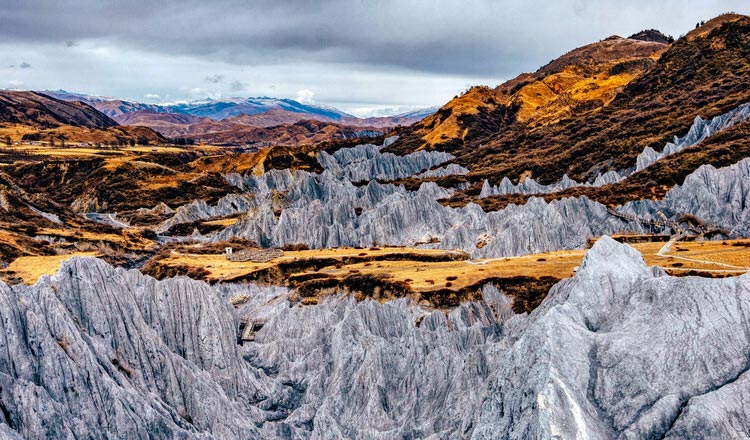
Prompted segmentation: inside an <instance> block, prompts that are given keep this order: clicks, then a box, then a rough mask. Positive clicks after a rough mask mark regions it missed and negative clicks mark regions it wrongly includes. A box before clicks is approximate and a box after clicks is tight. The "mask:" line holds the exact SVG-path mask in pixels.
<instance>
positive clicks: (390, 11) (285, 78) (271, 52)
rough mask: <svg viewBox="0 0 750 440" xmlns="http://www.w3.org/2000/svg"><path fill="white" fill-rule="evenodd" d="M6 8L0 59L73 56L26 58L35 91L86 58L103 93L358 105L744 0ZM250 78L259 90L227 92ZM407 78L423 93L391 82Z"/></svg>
mask: <svg viewBox="0 0 750 440" xmlns="http://www.w3.org/2000/svg"><path fill="white" fill-rule="evenodd" d="M6 1H7V0H6ZM9 1H10V3H11V6H10V7H4V8H3V13H2V17H0V46H2V47H4V48H5V51H4V52H0V55H5V56H7V58H9V59H12V57H11V55H13V52H16V53H17V51H18V48H19V47H24V48H38V47H43V46H45V45H50V47H52V46H56V47H58V48H59V45H60V42H61V41H64V42H66V43H65V46H66V47H67V48H69V49H70V50H67V51H65V53H64V54H62V53H58V51H55V50H53V49H49V50H48V51H46V52H44V51H43V50H42V49H39V53H40V55H39V58H38V59H37V58H34V59H32V57H31V56H29V58H28V59H27V60H28V61H29V62H30V63H31V64H34V65H38V64H39V63H40V62H43V63H44V65H45V67H47V66H52V65H54V66H56V69H55V70H50V73H41V69H34V73H35V74H36V75H37V76H36V77H35V78H34V79H33V80H34V81H38V82H37V83H35V84H39V83H43V84H45V85H47V84H49V87H67V84H68V83H69V82H73V81H76V80H77V79H78V77H79V75H80V70H79V69H80V65H82V63H89V64H88V65H90V66H91V67H90V68H89V70H88V72H87V75H89V76H90V77H91V80H90V81H88V82H86V83H84V84H98V85H100V87H101V89H97V90H96V92H97V93H102V94H115V93H117V94H121V93H123V92H122V90H123V88H126V90H131V89H132V90H131V91H130V93H131V96H142V95H143V94H144V93H151V92H153V91H154V90H157V91H158V92H159V93H160V94H161V95H162V96H166V95H170V96H172V97H174V98H175V99H184V98H189V97H191V96H193V95H194V92H190V90H193V89H196V88H197V87H195V85H196V84H200V83H203V84H204V85H205V89H208V90H206V92H207V93H211V94H217V93H222V92H223V93H226V92H227V90H229V91H231V92H236V93H239V92H247V93H260V94H263V93H276V92H275V91H274V90H276V89H272V88H271V87H270V86H257V84H271V83H273V84H276V85H277V86H278V93H282V92H283V93H286V95H287V96H289V97H293V96H295V94H296V91H298V90H302V89H309V90H315V92H316V101H317V100H319V101H320V102H331V103H332V102H352V103H356V105H364V104H367V103H371V104H378V105H381V104H382V105H385V104H392V105H422V104H425V105H435V104H440V103H441V102H440V101H439V100H444V99H446V98H449V97H450V96H453V95H454V94H455V93H458V92H460V90H461V89H462V88H465V87H464V85H465V84H475V83H476V82H477V81H481V82H484V83H489V84H490V85H494V84H497V83H498V82H500V81H501V80H504V79H509V78H511V77H513V76H515V75H517V74H519V73H521V72H524V71H533V70H535V69H536V68H538V67H539V66H541V65H543V64H545V63H547V62H548V61H549V60H550V59H553V58H556V57H557V56H559V55H561V54H563V53H565V52H567V51H569V50H571V49H573V48H575V47H577V46H580V45H583V44H587V43H590V42H592V41H597V40H600V39H603V38H606V37H608V36H609V35H612V34H619V35H629V34H632V33H635V32H638V31H640V30H642V29H647V28H657V29H660V30H662V31H663V32H665V33H667V34H672V35H674V36H675V37H676V36H678V35H679V34H681V33H685V32H687V31H689V30H690V29H691V28H692V26H694V24H695V22H696V21H700V20H707V19H709V18H711V17H713V16H715V15H718V14H719V13H722V12H725V11H728V10H736V11H738V12H740V13H743V12H744V13H747V12H748V5H747V0H703V1H701V2H695V4H691V5H690V7H689V8H688V7H685V4H684V2H683V1H682V0H662V1H659V2H655V1H653V0H632V1H628V2H623V1H621V0H599V1H596V2H593V1H590V0H559V1H550V0H546V1H545V0H526V1H524V2H518V1H514V0H513V1H511V0H463V1H456V2H447V1H445V2H444V1H437V0H378V1H364V0H288V1H278V0H254V1H251V2H248V1H244V0H213V1H210V2H207V1H205V0H183V1H177V0H160V1H158V2H154V1H153V0H129V1H128V2H122V1H114V0H76V1H71V2H59V1H57V0H23V1H22V0H9ZM81 17H86V19H81ZM42 52H44V53H42ZM125 58H127V59H128V60H129V61H130V62H133V63H136V62H137V63H138V65H139V66H142V65H145V63H141V62H139V60H141V59H148V60H149V61H150V63H151V64H150V65H149V66H148V73H147V72H146V69H145V68H144V69H140V68H139V69H138V71H139V72H142V77H137V76H134V75H132V74H131V75H129V76H128V77H127V78H124V77H122V78H121V77H120V76H119V72H120V71H121V66H122V63H123V62H124V61H123V60H124V59H125ZM186 60H187V61H186ZM191 60H192V61H191ZM153 63H156V64H153ZM94 66H97V67H94ZM95 69H99V70H98V71H97V70H95ZM188 70H189V72H188ZM269 71H274V73H273V75H271V74H269V73H268V72H269ZM176 72H179V75H176V74H175V73H176ZM217 72H218V73H217ZM42 75H48V76H47V77H44V76H42ZM52 75H54V76H52ZM415 76H419V77H422V78H423V81H421V82H419V81H415V80H414V78H415ZM251 77H252V78H253V81H252V85H253V87H257V89H253V88H251V87H250V86H248V85H247V84H244V83H241V82H238V81H233V82H229V83H228V84H225V82H228V81H229V80H228V78H251ZM399 77H400V78H402V79H403V81H401V82H399V81H398V78H399ZM188 78H189V81H188ZM334 78H336V80H334ZM342 78H343V79H345V80H346V81H343V80H342ZM188 82H190V83H188ZM140 83H143V84H140ZM401 83H403V84H409V85H410V87H418V88H419V89H418V90H417V89H412V90H411V91H410V90H409V89H406V88H405V86H404V88H399V87H394V86H393V85H394V84H395V85H399V84H401ZM110 84H112V85H110ZM164 84H174V86H173V87H172V88H171V89H169V90H164V88H165V87H166V86H164ZM378 84H381V85H380V86H378ZM219 86H221V87H219ZM115 87H117V88H115ZM127 87H130V89H127ZM343 87H349V89H346V90H345V89H343ZM386 87H390V89H386ZM199 88H200V89H204V87H199ZM437 89H440V91H439V92H437V91H433V92H430V90H437ZM191 93H192V94H191ZM403 93H412V94H413V96H414V97H413V98H411V100H407V99H406V98H405V97H404V96H403ZM430 96H432V98H430ZM426 100H429V101H428V102H425V101H426ZM383 101H388V102H383ZM352 105H354V104H352Z"/></svg>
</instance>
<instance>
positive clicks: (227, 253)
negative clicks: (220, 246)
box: [224, 247, 234, 260]
mask: <svg viewBox="0 0 750 440" xmlns="http://www.w3.org/2000/svg"><path fill="white" fill-rule="evenodd" d="M233 251H234V249H232V248H230V247H225V248H224V256H226V257H227V260H229V259H231V258H232V252H233Z"/></svg>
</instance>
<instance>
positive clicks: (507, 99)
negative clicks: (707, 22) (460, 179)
mask: <svg viewBox="0 0 750 440" xmlns="http://www.w3.org/2000/svg"><path fill="white" fill-rule="evenodd" d="M666 47H667V45H666V44H663V43H657V42H651V41H643V40H634V39H626V38H620V37H610V38H608V39H606V40H604V41H600V42H597V43H593V44H589V45H587V46H583V47H580V48H578V49H575V50H573V51H571V52H569V53H567V54H565V55H563V56H561V57H560V58H558V59H556V60H554V61H552V62H550V63H549V64H547V65H546V66H544V67H542V68H540V69H539V70H538V71H536V72H534V73H531V74H529V73H524V74H521V75H519V76H518V77H516V78H514V79H513V80H510V81H508V82H506V83H504V84H502V85H500V86H498V87H496V88H495V89H490V88H489V87H473V88H471V89H470V90H469V91H467V92H466V93H465V94H463V95H461V96H460V97H456V98H455V99H453V100H451V101H450V102H448V103H447V104H446V105H445V106H443V108H441V109H440V110H439V111H438V112H437V113H436V114H435V115H433V116H430V117H427V118H425V119H424V120H423V121H422V122H421V123H419V124H416V125H415V126H414V130H413V132H412V133H411V135H407V136H406V137H405V138H404V139H403V140H401V141H400V142H399V144H401V147H403V146H405V145H406V144H408V145H409V146H411V147H413V148H420V147H437V148H440V149H450V148H451V147H457V146H459V145H461V144H462V143H466V142H468V143H470V142H471V141H472V140H473V139H476V138H478V137H481V136H482V135H483V134H490V133H494V132H497V131H498V130H500V129H502V128H503V127H507V126H512V125H518V124H520V123H524V124H530V125H534V126H536V125H546V124H550V123H554V122H556V121H558V120H559V119H560V118H564V117H566V116H568V115H570V114H572V113H574V112H583V111H588V110H590V109H593V108H599V107H601V106H602V105H604V104H606V103H608V102H609V101H610V100H611V99H612V98H613V97H614V96H615V93H616V92H617V91H618V90H619V89H620V88H621V87H622V86H624V85H625V84H627V83H629V82H630V81H632V80H633V78H635V77H637V76H638V75H640V74H642V73H643V72H644V71H645V70H646V69H648V67H649V66H650V65H651V64H653V62H654V60H655V59H656V58H658V56H659V55H660V54H661V53H662V52H663V51H664V50H665V49H666ZM394 148H395V149H398V148H399V146H396V147H394Z"/></svg>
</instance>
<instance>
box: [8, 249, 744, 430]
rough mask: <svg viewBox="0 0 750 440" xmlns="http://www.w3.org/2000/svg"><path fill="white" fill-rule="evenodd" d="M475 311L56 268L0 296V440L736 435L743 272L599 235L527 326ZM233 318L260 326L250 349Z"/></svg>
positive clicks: (95, 267)
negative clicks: (667, 261)
mask: <svg viewBox="0 0 750 440" xmlns="http://www.w3.org/2000/svg"><path fill="white" fill-rule="evenodd" d="M240 296H241V297H242V298H241V300H242V301H244V304H242V305H241V306H240V308H239V309H234V308H233V307H232V306H231V305H230V299H237V298H238V297H240ZM483 297H484V300H483V301H480V302H476V303H465V304H462V305H461V306H460V307H457V308H455V309H453V310H450V311H431V310H427V309H424V308H421V307H419V306H417V305H415V304H413V303H411V302H409V301H408V300H404V299H402V300H395V301H391V302H388V303H385V304H380V303H377V302H374V301H371V300H366V301H363V302H359V303H357V302H355V301H354V300H353V299H351V298H344V297H336V296H334V297H329V298H328V299H327V300H323V301H322V302H321V304H320V305H318V306H309V307H301V306H293V307H290V305H289V303H288V301H287V299H286V290H285V289H282V288H258V287H255V286H240V285H227V286H209V285H207V284H205V283H201V282H196V281H191V280H188V279H185V278H176V279H170V280H165V281H155V280H154V279H152V278H149V277H145V276H143V275H141V274H140V273H138V272H135V271H125V270H122V269H114V268H112V267H111V266H109V265H107V264H105V263H103V262H101V261H99V260H96V259H91V258H79V259H73V260H70V261H68V262H66V263H64V264H63V266H62V268H61V269H60V271H59V272H58V274H57V275H55V276H53V277H43V278H42V279H41V280H40V281H39V282H38V283H37V285H35V286H32V287H24V286H14V287H13V288H10V287H8V286H6V285H4V284H0V301H2V307H0V318H1V319H0V326H2V334H3V335H4V338H3V339H2V350H0V404H2V405H1V406H2V408H3V417H2V418H0V436H2V437H3V438H79V439H80V438H83V439H89V438H92V439H93V438H112V437H116V438H125V439H140V438H156V439H160V438H204V439H211V438H217V439H218V438H222V439H244V438H269V439H272V438H279V439H327V438H352V439H354V438H357V439H392V438H431V439H442V438H456V439H468V438H475V439H487V438H508V439H525V438H547V439H552V438H602V439H603V438H615V437H617V438H743V437H747V436H748V435H750V423H748V420H750V413H748V409H747V405H745V403H744V402H745V401H746V397H745V396H747V395H749V394H750V376H748V369H749V367H750V365H749V364H748V359H750V316H748V314H750V275H744V276H742V277H735V278H728V279H703V278H696V277H687V278H672V277H669V276H666V275H665V274H664V273H663V272H660V271H658V270H651V269H649V268H647V267H646V265H645V264H644V262H643V260H642V257H641V256H640V254H638V253H637V252H636V251H635V250H633V249H632V248H629V247H628V246H626V245H621V244H619V243H616V242H614V241H613V240H611V239H608V238H606V237H605V238H603V239H602V240H600V241H599V242H597V244H596V245H595V246H594V247H593V248H592V250H591V251H589V253H588V254H587V255H586V257H585V259H584V261H583V263H582V265H581V268H580V270H579V271H578V273H577V274H576V275H575V277H573V278H571V279H569V280H566V281H563V282H561V283H559V284H558V285H556V286H555V287H553V289H552V290H551V291H550V294H549V295H548V297H547V298H546V299H545V300H544V301H543V302H542V305H541V306H539V307H538V308H537V309H536V310H535V311H534V312H532V313H531V314H530V315H528V316H527V315H512V313H509V311H508V301H507V298H505V297H504V296H503V295H501V294H500V293H499V292H497V290H496V289H494V288H492V287H489V286H488V287H486V288H485V289H484V291H483ZM242 301H235V302H242ZM240 317H249V318H251V319H254V320H263V321H266V324H265V326H264V327H263V328H262V329H261V330H260V331H258V332H257V334H256V339H255V341H254V342H247V343H245V344H244V345H238V344H237V341H236V339H235V338H236V335H237V323H238V321H239V318H240Z"/></svg>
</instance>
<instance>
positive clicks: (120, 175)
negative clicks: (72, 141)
mask: <svg viewBox="0 0 750 440" xmlns="http://www.w3.org/2000/svg"><path fill="white" fill-rule="evenodd" d="M144 159H145V160H144ZM147 160H148V159H147V158H140V157H125V158H123V157H115V158H111V159H91V160H72V161H64V162H63V161H59V162H48V163H18V164H15V165H12V166H9V167H7V168H6V172H7V173H8V174H9V175H11V176H13V177H14V179H15V180H16V181H17V182H19V183H20V184H21V185H22V186H23V188H24V189H25V190H26V191H28V192H30V193H38V194H44V195H45V196H47V197H50V198H52V199H53V200H56V201H57V202H58V203H60V204H62V205H65V206H71V205H72V204H73V202H74V201H76V199H87V200H89V201H90V202H91V204H92V205H96V206H97V207H98V209H99V210H101V211H104V212H123V211H132V210H135V209H138V208H149V207H153V206H155V205H156V204H158V203H159V202H165V203H167V204H169V205H170V206H172V207H176V206H180V205H183V204H185V203H190V202H191V201H193V200H195V199H203V200H206V201H207V202H208V203H214V202H216V200H218V199H219V198H220V197H222V196H224V195H226V194H227V193H231V192H237V191H239V190H238V189H237V188H235V187H233V186H231V185H229V184H228V183H227V182H226V181H225V180H224V178H223V177H222V176H221V175H220V174H218V173H205V174H204V173H202V172H196V171H183V170H181V169H177V168H172V167H169V166H166V165H161V164H159V163H154V162H148V161H147Z"/></svg>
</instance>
